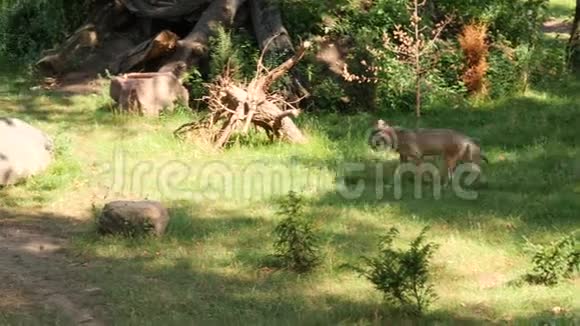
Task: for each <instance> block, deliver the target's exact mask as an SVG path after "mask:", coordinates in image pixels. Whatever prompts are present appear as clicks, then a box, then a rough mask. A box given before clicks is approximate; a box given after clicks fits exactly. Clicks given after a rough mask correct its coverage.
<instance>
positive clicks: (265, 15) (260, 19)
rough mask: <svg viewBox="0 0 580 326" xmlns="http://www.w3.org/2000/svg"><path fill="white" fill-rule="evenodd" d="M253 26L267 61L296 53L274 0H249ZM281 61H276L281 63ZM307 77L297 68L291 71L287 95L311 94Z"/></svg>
mask: <svg viewBox="0 0 580 326" xmlns="http://www.w3.org/2000/svg"><path fill="white" fill-rule="evenodd" d="M249 5H250V12H251V15H252V26H253V28H254V34H255V36H256V39H257V40H258V45H259V46H260V50H262V51H263V52H264V57H265V58H266V61H271V60H276V59H278V60H279V61H280V62H282V61H284V60H286V59H288V58H289V57H291V56H292V55H294V47H293V46H292V40H291V39H290V35H289V34H288V31H287V30H286V28H285V27H284V25H283V24H282V17H281V15H280V9H279V7H278V6H277V5H276V3H275V1H273V0H249ZM280 62H275V64H279V63H280ZM305 80H306V79H305V78H304V77H302V76H301V74H300V73H299V72H298V70H296V69H292V70H291V71H290V80H289V82H288V83H286V84H285V87H286V89H287V93H288V94H287V96H288V97H291V98H292V97H294V99H298V98H305V97H308V96H310V93H309V92H308V90H307V89H306V86H305V84H306V82H305Z"/></svg>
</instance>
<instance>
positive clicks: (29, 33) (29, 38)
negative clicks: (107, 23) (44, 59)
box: [0, 0, 88, 62]
mask: <svg viewBox="0 0 580 326" xmlns="http://www.w3.org/2000/svg"><path fill="white" fill-rule="evenodd" d="M87 3H88V2H85V1H65V0H39V1H33V0H13V1H8V2H7V3H5V4H4V6H0V54H2V55H4V56H6V57H8V58H9V59H11V60H13V61H18V62H23V61H29V60H32V59H35V58H37V57H38V55H39V54H40V52H41V51H42V50H46V49H50V48H53V47H54V46H55V45H57V44H58V43H60V42H61V41H62V40H63V39H64V37H66V35H68V34H69V33H71V32H73V31H74V30H75V29H76V28H78V27H79V26H80V24H81V23H82V21H83V19H84V18H85V16H86V15H85V11H86V9H87V6H86V4H87Z"/></svg>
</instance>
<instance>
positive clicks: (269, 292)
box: [0, 206, 566, 325]
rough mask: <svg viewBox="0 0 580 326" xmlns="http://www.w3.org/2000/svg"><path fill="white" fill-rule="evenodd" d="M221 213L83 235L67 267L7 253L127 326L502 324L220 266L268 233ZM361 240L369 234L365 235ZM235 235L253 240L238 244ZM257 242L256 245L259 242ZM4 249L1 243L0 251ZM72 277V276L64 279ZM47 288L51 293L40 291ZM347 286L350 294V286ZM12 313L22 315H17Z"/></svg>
mask: <svg viewBox="0 0 580 326" xmlns="http://www.w3.org/2000/svg"><path fill="white" fill-rule="evenodd" d="M192 208H194V209H197V208H195V207H192ZM184 209H185V207H183V206H182V207H181V208H179V210H181V212H180V211H179V210H173V213H174V215H173V216H174V217H175V216H176V215H175V214H177V215H179V214H188V215H190V214H191V211H188V213H184V211H183V210H184ZM220 214H223V215H224V216H221V217H214V218H209V217H208V216H205V217H202V216H199V217H194V218H193V220H192V221H193V222H192V223H193V225H192V226H193V227H196V229H195V230H190V235H191V238H187V239H186V238H184V234H176V233H175V232H176V230H175V229H172V228H176V227H178V226H180V225H183V221H177V222H173V223H177V224H174V225H173V226H172V227H170V229H169V232H168V234H167V237H166V238H164V239H148V240H144V241H142V242H135V241H126V240H119V239H114V238H95V239H90V240H88V239H87V238H86V235H85V233H77V234H76V235H73V236H75V237H77V238H78V237H79V236H80V237H81V239H84V240H81V242H78V240H77V242H76V244H75V245H74V247H73V248H69V249H67V251H66V252H67V257H68V258H67V259H66V261H67V262H68V263H67V264H64V265H62V261H61V260H55V259H43V258H42V257H40V256H37V254H36V253H34V252H31V251H30V250H27V249H26V248H27V246H26V243H27V242H26V241H24V242H23V245H22V246H21V247H12V248H11V249H10V250H11V251H10V252H9V253H7V252H4V254H9V255H18V256H21V257H22V259H25V260H28V261H32V262H36V264H38V265H39V266H36V268H35V269H33V270H31V271H30V272H31V273H32V274H34V273H40V272H39V271H40V270H43V268H42V267H40V266H41V265H43V264H44V265H45V266H46V268H45V269H46V270H54V268H55V266H57V267H58V268H59V273H60V274H61V277H59V278H57V279H56V280H55V279H53V278H52V277H53V275H52V274H50V273H49V274H48V275H42V276H45V277H48V280H47V281H46V284H47V285H46V286H48V285H51V286H54V285H55V284H59V283H58V282H62V284H61V285H62V286H66V287H68V290H67V292H66V293H67V294H68V295H72V294H71V293H77V295H76V296H74V297H73V298H74V299H76V301H75V303H79V304H80V303H84V304H88V303H91V302H92V303H93V304H95V303H96V305H94V306H92V307H95V306H98V307H100V309H102V310H99V311H100V312H99V315H98V316H99V317H100V318H101V320H108V321H111V322H113V321H114V322H115V323H119V324H127V323H129V324H140V325H155V324H159V323H164V324H167V323H169V324H183V323H191V322H197V323H219V324H245V323H252V324H258V325H266V324H272V323H275V324H289V325H294V324H308V325H318V324H337V323H339V324H341V323H348V324H352V323H359V324H360V323H362V324H368V323H371V324H384V323H397V324H399V323H405V324H407V323H411V324H417V323H462V324H482V323H486V322H489V321H490V320H491V319H493V318H495V317H494V316H497V314H496V313H495V312H493V311H487V312H486V313H485V314H481V313H480V314H479V315H480V316H471V315H470V314H472V315H473V314H477V313H474V312H472V311H470V308H469V307H467V308H461V309H459V308H458V309H457V310H452V311H451V310H435V311H433V312H432V313H428V314H427V315H426V316H424V317H423V318H420V319H414V320H411V319H408V318H405V317H403V316H401V315H399V314H398V313H397V312H396V310H393V309H391V308H390V307H388V306H386V305H383V304H381V302H380V298H379V297H378V296H368V297H366V298H357V297H355V296H352V297H351V296H348V297H346V296H342V295H337V294H333V293H332V292H327V291H324V290H317V289H316V284H317V283H318V282H319V280H318V275H316V274H314V275H310V276H308V275H306V276H298V275H295V274H293V273H290V272H285V271H273V270H269V269H260V268H256V267H254V266H253V265H252V264H251V263H250V264H247V261H246V260H250V261H251V258H248V257H244V256H243V255H242V256H234V257H233V258H232V257H231V256H228V255H226V257H224V259H223V260H222V259H219V257H218V258H216V257H215V256H216V255H218V256H219V255H220V253H219V252H207V251H209V250H212V249H215V248H216V246H217V247H219V245H226V246H231V247H236V246H246V245H245V244H242V243H240V242H239V241H236V239H239V238H244V237H245V238H247V239H248V241H250V240H252V241H253V242H254V246H260V245H261V246H263V245H264V243H263V242H261V241H262V240H263V239H262V238H261V237H260V234H261V231H262V230H259V229H258V230H257V228H259V226H260V225H261V224H262V222H259V221H258V220H257V219H255V218H248V217H241V216H236V215H237V214H236V213H234V212H221V213H220ZM230 215H232V216H230ZM0 216H3V217H7V218H8V220H11V221H12V220H14V221H12V222H10V223H12V225H15V224H18V225H20V226H24V225H32V224H38V229H37V233H36V234H38V233H39V232H46V233H50V232H53V231H50V228H48V229H47V228H46V227H47V226H56V225H58V229H60V230H68V231H67V233H66V234H67V235H68V236H70V235H71V232H70V230H75V232H86V231H85V230H87V229H88V227H87V225H84V226H83V227H78V225H72V224H71V225H69V223H73V222H72V220H70V219H68V218H65V217H59V216H55V215H51V214H45V215H37V214H35V215H30V216H27V215H26V214H24V213H22V212H15V211H9V210H3V211H1V212H0ZM5 227H6V224H4V223H2V224H0V228H5ZM358 231H360V232H359V233H364V232H366V231H365V230H363V229H361V230H358ZM236 232H242V233H244V234H246V236H244V237H241V236H239V235H238V236H236ZM59 234H62V233H59ZM251 234H254V235H255V236H256V237H255V238H252V237H251V236H250V235H251ZM222 236H223V237H226V238H227V237H230V238H231V243H228V242H227V240H225V239H223V238H220V237H222ZM175 240H178V241H177V242H175ZM337 240H339V241H345V240H344V239H337ZM2 241H4V240H3V239H2V238H0V244H1V243H2ZM129 243H130V245H128V244H129ZM115 248H116V249H115ZM115 250H118V251H116V252H115ZM226 253H227V251H226ZM51 265H52V267H51ZM72 266H82V267H80V268H79V267H72ZM65 275H66V276H67V277H63V276H65ZM37 276H40V275H37ZM336 277H341V276H336ZM79 284H90V285H91V286H96V287H98V288H99V289H100V290H101V291H100V293H99V294H98V295H97V296H96V297H94V296H93V297H91V298H86V297H83V296H82V295H81V296H79V295H78V294H79V293H83V292H82V291H80V289H78V288H76V286H77V285H79ZM41 286H45V285H43V283H42V282H41ZM344 286H348V283H345V284H344ZM32 299H34V300H35V299H37V298H32ZM105 303H106V304H105ZM475 310H476V309H475ZM9 312H10V313H12V312H13V313H17V312H18V309H16V308H14V311H9ZM40 313H41V312H40V311H39V310H36V311H35V310H32V311H30V312H28V318H30V317H33V318H34V317H35V316H36V315H37V314H40ZM46 318H48V317H47V316H46V315H44V314H43V315H42V316H38V319H39V320H40V319H42V320H43V322H48V323H49V324H50V323H51V322H52V321H50V320H46ZM490 318H491V319H490ZM512 321H513V322H515V321H517V322H520V323H524V324H529V323H534V324H535V323H539V322H551V323H553V322H556V321H560V322H565V321H566V317H565V316H561V317H553V316H550V315H548V314H539V315H538V316H527V317H522V316H520V317H516V318H514V319H512Z"/></svg>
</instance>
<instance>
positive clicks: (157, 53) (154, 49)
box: [109, 30, 179, 74]
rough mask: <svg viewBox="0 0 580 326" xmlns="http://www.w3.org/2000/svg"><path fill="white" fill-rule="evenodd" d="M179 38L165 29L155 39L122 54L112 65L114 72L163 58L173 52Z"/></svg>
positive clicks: (121, 71) (120, 71) (111, 69)
mask: <svg viewBox="0 0 580 326" xmlns="http://www.w3.org/2000/svg"><path fill="white" fill-rule="evenodd" d="M178 40H179V38H178V37H177V35H175V33H173V32H171V31H168V30H164V31H161V32H160V33H159V34H157V36H155V37H154V38H153V39H151V40H148V41H145V42H143V43H141V44H139V45H137V46H136V47H134V48H133V49H131V50H129V51H128V52H127V53H125V54H123V55H121V56H120V58H119V59H117V60H116V61H115V62H113V63H112V64H111V65H110V67H109V68H110V69H109V70H110V71H111V73H112V74H121V73H125V72H127V71H130V70H132V69H133V68H135V67H137V66H143V65H144V64H145V63H147V62H149V61H151V60H155V59H158V58H161V57H163V56H166V55H168V54H171V53H173V51H175V48H176V46H177V42H178Z"/></svg>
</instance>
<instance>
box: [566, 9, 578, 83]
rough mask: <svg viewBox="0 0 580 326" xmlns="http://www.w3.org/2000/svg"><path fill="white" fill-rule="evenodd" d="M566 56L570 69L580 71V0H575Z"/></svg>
mask: <svg viewBox="0 0 580 326" xmlns="http://www.w3.org/2000/svg"><path fill="white" fill-rule="evenodd" d="M568 56H569V60H570V68H571V69H572V71H573V72H576V73H580V0H576V11H575V13H574V22H573V23H572V31H571V32H570V41H569V42H568Z"/></svg>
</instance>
